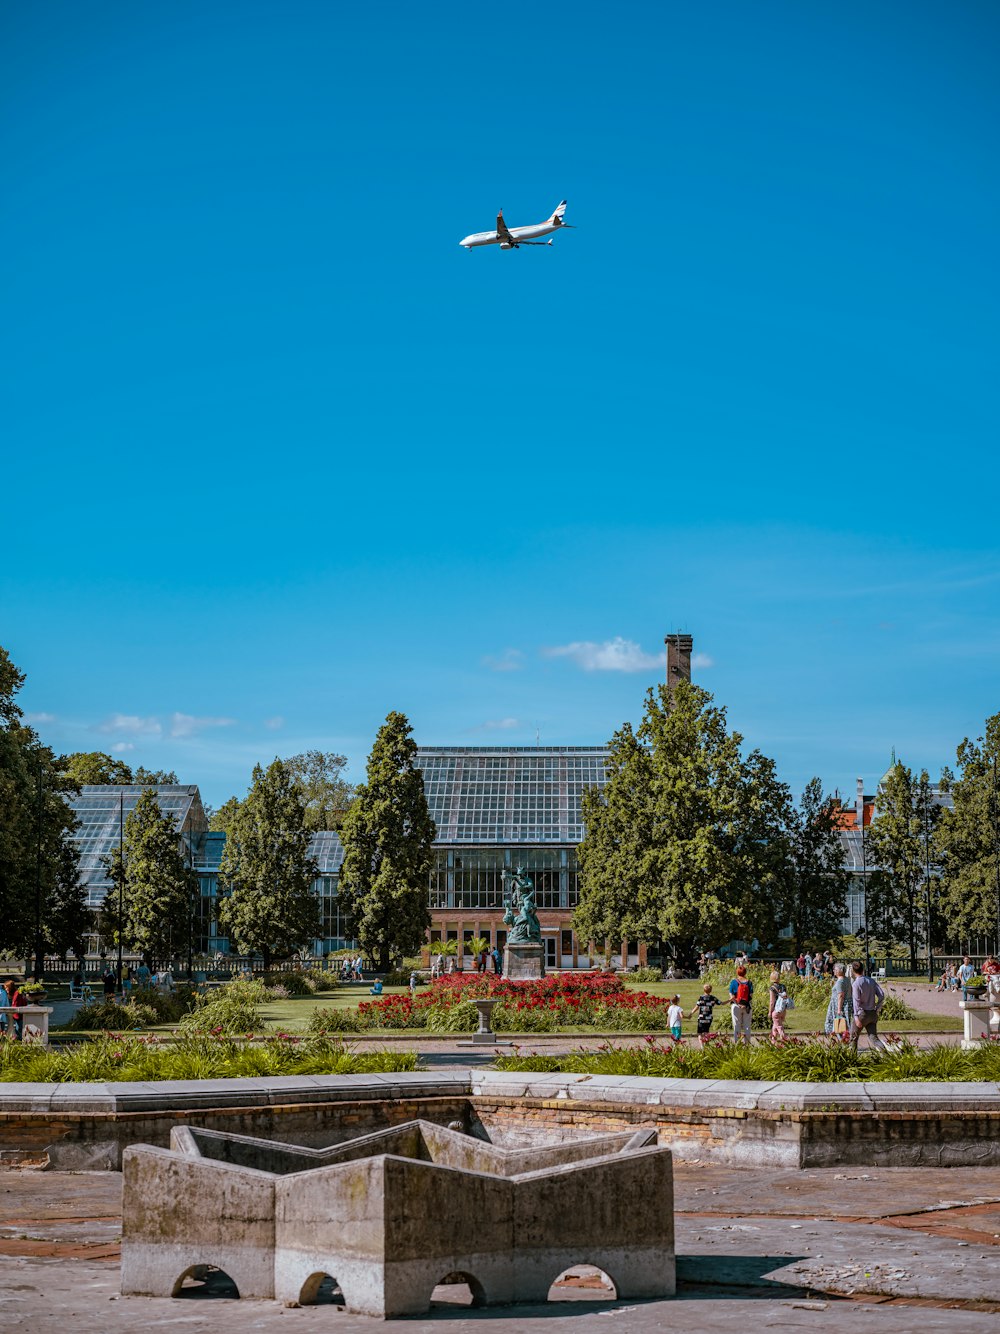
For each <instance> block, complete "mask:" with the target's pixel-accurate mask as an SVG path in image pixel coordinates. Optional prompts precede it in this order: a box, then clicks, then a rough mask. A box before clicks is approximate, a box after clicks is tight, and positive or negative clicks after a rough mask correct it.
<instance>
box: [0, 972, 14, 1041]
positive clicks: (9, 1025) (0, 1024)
mask: <svg viewBox="0 0 1000 1334" xmlns="http://www.w3.org/2000/svg"><path fill="white" fill-rule="evenodd" d="M10 985H11V984H10V982H0V1006H8V1005H10V991H9V988H10ZM13 1019H14V1016H13V1015H8V1014H7V1013H6V1011H4V1012H3V1013H0V1033H6V1032H7V1031H8V1030H12V1029H13V1026H14V1025H13Z"/></svg>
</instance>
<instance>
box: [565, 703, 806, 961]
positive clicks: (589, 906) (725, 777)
mask: <svg viewBox="0 0 1000 1334" xmlns="http://www.w3.org/2000/svg"><path fill="white" fill-rule="evenodd" d="M741 742H742V737H741V736H740V735H739V733H737V732H729V731H728V730H727V726H726V712H725V710H724V709H721V708H717V707H716V706H715V705H714V704H713V703H712V696H711V695H710V694H709V693H708V692H707V691H705V690H702V689H701V688H700V687H698V686H695V685H692V684H690V683H689V682H683V681H682V682H680V683H678V684H677V685H676V686H674V687H673V688H672V689H671V690H668V689H667V688H666V687H665V686H660V687H658V688H657V689H656V690H650V691H649V692H648V693H647V696H646V706H645V712H644V716H643V720H642V723H641V724H640V726H639V728H638V729H637V730H636V731H633V729H632V728H631V727H630V726H628V725H626V726H625V727H624V728H622V729H621V731H619V732H617V733H615V735H614V737H613V738H612V741H611V744H610V752H611V754H610V760H609V765H608V782H607V785H606V787H605V788H604V789H603V791H600V790H597V789H593V790H591V791H590V792H588V793H587V794H586V796H585V799H584V820H585V823H586V836H585V838H584V840H583V843H582V844H581V846H580V853H579V855H580V862H581V866H582V868H583V874H582V877H581V882H582V883H581V894H580V904H579V907H578V908H577V910H576V913H575V916H574V924H575V926H576V929H577V932H578V933H579V934H580V935H581V936H583V937H584V938H585V939H591V940H594V941H595V942H597V943H600V942H601V941H602V940H603V939H605V938H607V939H609V940H611V941H612V942H614V943H618V942H620V941H621V940H645V941H647V942H648V943H650V944H654V945H655V944H658V943H662V944H663V945H664V946H665V948H666V949H667V951H668V952H669V953H670V954H671V955H672V957H673V958H675V959H677V960H678V961H679V962H681V963H685V964H687V963H689V962H690V961H691V960H692V958H693V956H694V955H695V954H696V953H697V950H698V948H699V947H708V946H718V945H721V944H723V943H724V942H726V941H728V940H729V939H731V938H733V937H737V938H743V939H751V938H752V936H754V935H760V936H768V935H770V934H771V932H772V931H773V924H774V901H775V885H776V882H777V878H778V876H779V875H780V874H781V870H782V866H783V859H784V842H783V838H784V834H783V816H784V811H785V808H786V806H787V801H788V792H787V788H785V787H784V785H783V784H781V783H779V782H778V780H777V777H776V775H775V772H774V766H773V764H772V762H771V761H770V760H769V759H767V758H766V757H765V756H763V755H761V754H760V753H759V752H757V751H755V752H753V753H752V754H751V755H750V756H748V757H747V758H746V759H745V760H744V759H743V757H742V755H741V751H740V746H741Z"/></svg>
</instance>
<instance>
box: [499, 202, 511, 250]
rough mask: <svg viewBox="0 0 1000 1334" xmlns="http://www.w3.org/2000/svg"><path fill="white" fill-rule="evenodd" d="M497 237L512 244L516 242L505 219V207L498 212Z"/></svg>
mask: <svg viewBox="0 0 1000 1334" xmlns="http://www.w3.org/2000/svg"><path fill="white" fill-rule="evenodd" d="M497 237H498V238H499V239H500V240H501V241H509V242H510V243H511V245H513V244H514V238H513V236H511V234H510V232H509V231H508V230H507V224H506V223H505V222H504V220H503V209H501V210H500V212H499V213H498V214H497Z"/></svg>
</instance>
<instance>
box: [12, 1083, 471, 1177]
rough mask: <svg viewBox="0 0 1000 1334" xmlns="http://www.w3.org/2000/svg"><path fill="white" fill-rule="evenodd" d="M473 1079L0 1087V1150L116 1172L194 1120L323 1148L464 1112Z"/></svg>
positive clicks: (457, 1117) (459, 1117) (442, 1121)
mask: <svg viewBox="0 0 1000 1334" xmlns="http://www.w3.org/2000/svg"><path fill="white" fill-rule="evenodd" d="M468 1092H469V1076H468V1073H467V1072H466V1071H459V1072H458V1073H457V1074H455V1075H452V1074H442V1075H435V1074H425V1073H420V1072H418V1073H412V1074H411V1073H403V1074H393V1075H315V1076H309V1075H288V1076H282V1077H278V1078H273V1079H206V1080H163V1081H161V1082H158V1083H155V1084H154V1083H149V1084H139V1083H133V1084H0V1155H2V1156H3V1157H4V1158H6V1159H7V1160H8V1161H17V1160H18V1159H22V1160H23V1159H24V1157H26V1156H31V1157H36V1158H40V1157H42V1156H44V1155H45V1154H47V1155H48V1161H49V1166H50V1167H52V1168H58V1169H60V1170H64V1171H84V1172H87V1171H90V1172H96V1171H108V1170H111V1171H119V1170H120V1169H121V1162H122V1152H123V1150H124V1149H125V1148H126V1147H127V1146H128V1145H129V1144H153V1145H158V1146H160V1147H164V1148H165V1147H166V1146H167V1145H169V1143H170V1132H171V1130H173V1129H174V1127H175V1126H183V1125H196V1126H200V1127H203V1128H205V1129H209V1130H224V1131H228V1132H230V1133H232V1134H240V1135H258V1136H262V1137H264V1138H267V1139H274V1140H281V1141H282V1142H284V1143H288V1144H301V1145H307V1146H312V1147H316V1148H325V1147H327V1146H328V1145H331V1144H337V1143H339V1142H340V1141H341V1140H344V1139H350V1138H353V1137H354V1136H356V1135H361V1134H365V1133H367V1132H369V1131H375V1130H384V1129H386V1128H387V1127H390V1126H394V1125H399V1124H401V1123H402V1122H404V1121H410V1120H413V1119H414V1118H415V1117H423V1119H424V1120H427V1121H434V1122H436V1123H437V1124H439V1125H448V1124H449V1123H450V1122H453V1121H459V1122H461V1123H462V1124H463V1125H466V1124H467V1123H468V1118H469V1100H468Z"/></svg>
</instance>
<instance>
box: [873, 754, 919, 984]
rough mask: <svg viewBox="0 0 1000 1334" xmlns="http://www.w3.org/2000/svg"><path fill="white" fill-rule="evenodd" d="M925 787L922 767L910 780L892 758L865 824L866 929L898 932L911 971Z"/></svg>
mask: <svg viewBox="0 0 1000 1334" xmlns="http://www.w3.org/2000/svg"><path fill="white" fill-rule="evenodd" d="M921 784H923V785H924V786H925V787H929V780H928V778H927V774H926V772H925V773H923V774H922V775H921V777H920V779H914V776H913V774H912V772H911V771H910V770H909V769H908V768H907V767H906V765H905V764H902V763H900V762H899V761H897V762H896V763H895V764H893V765H892V767H891V768H890V769H889V772H888V773H887V774H886V776H885V778H883V780H882V783H881V786H880V788H879V794H878V800H877V802H876V806H875V814H874V817H873V818H872V822H871V824H870V826H869V828H868V833H867V836H866V837H867V842H868V850H867V855H868V861H869V862H870V864H871V865H872V866H874V868H875V869H874V870H872V871H869V873H868V903H867V904H866V910H867V912H868V926H869V931H872V932H875V933H877V934H878V935H880V936H885V937H886V938H887V939H890V940H892V939H895V938H897V937H899V936H902V937H903V939H905V940H906V941H907V944H908V948H909V954H910V971H911V972H914V973H915V972H916V971H917V946H918V943H919V941H920V939H921V938H922V935H923V931H922V929H921V928H922V925H923V922H924V918H925V913H924V911H923V904H922V902H921V897H922V896H921V891H922V887H923V883H924V878H925V855H924V852H925V849H924V841H923V837H922V833H923V819H922V812H921V804H920V800H919V798H920V787H921Z"/></svg>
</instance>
